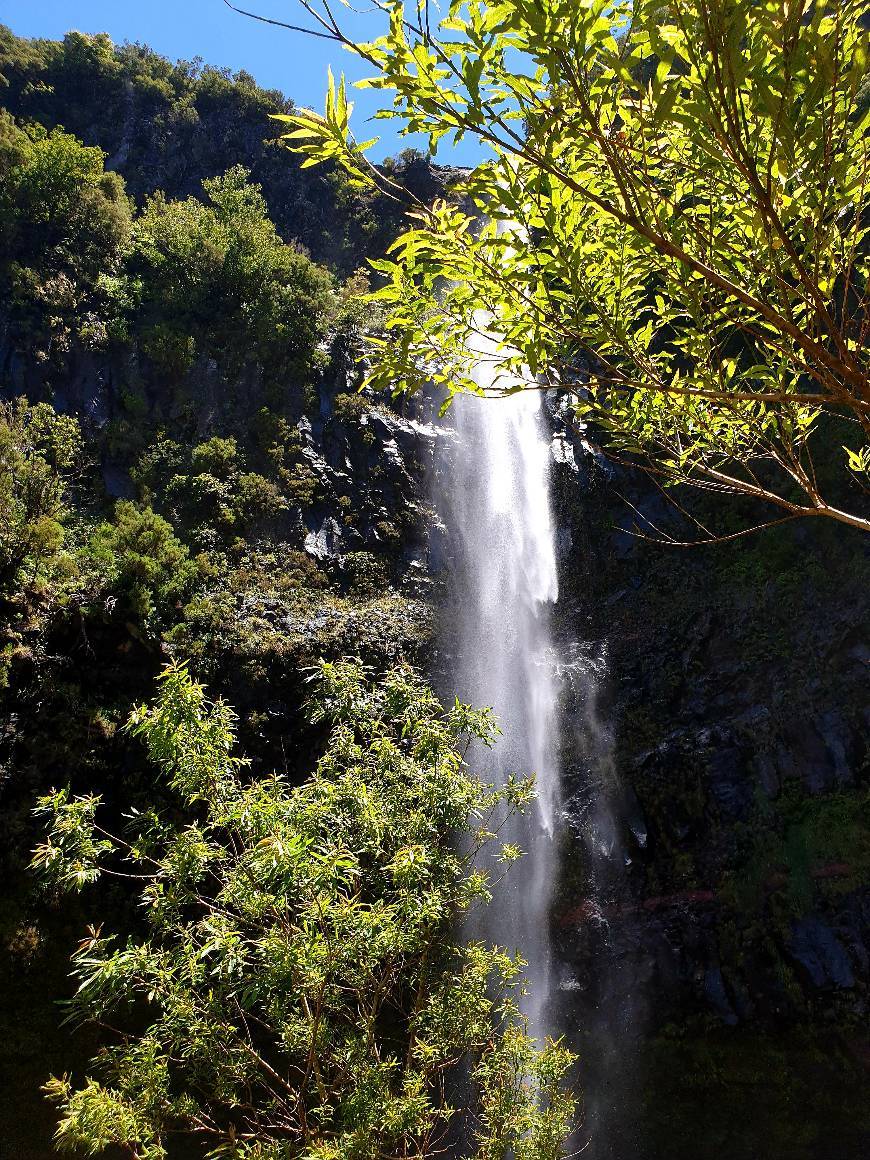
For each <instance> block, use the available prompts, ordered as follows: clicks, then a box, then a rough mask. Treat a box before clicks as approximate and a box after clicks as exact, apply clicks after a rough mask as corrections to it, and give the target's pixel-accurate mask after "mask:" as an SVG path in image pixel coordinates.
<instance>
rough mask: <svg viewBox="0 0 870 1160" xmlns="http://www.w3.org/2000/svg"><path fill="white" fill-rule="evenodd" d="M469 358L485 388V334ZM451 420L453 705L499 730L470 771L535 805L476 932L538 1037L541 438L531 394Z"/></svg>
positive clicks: (473, 408) (546, 514)
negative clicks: (515, 986)
mask: <svg viewBox="0 0 870 1160" xmlns="http://www.w3.org/2000/svg"><path fill="white" fill-rule="evenodd" d="M478 353H479V358H478V361H477V365H476V367H475V380H476V382H477V383H478V385H479V386H480V387H482V388H483V389H484V390H487V389H489V388H491V387H492V386H493V379H494V368H495V356H496V345H495V343H494V341H492V340H490V339H488V338H486V337H485V336H482V337H481V338H480V340H479V344H478ZM500 385H501V386H504V385H505V384H504V382H503V380H502V381H501V383H500ZM453 422H454V424H455V429H456V444H455V447H454V458H453V461H452V464H451V469H450V471H449V472H445V473H444V475H445V477H446V478H445V482H444V485H443V487H444V491H445V492H446V494H445V495H442V497H441V498H442V501H443V503H444V505H445V517H446V520H447V522H448V527H449V528H450V535H451V541H452V543H453V544H454V561H453V583H454V593H453V596H454V603H453V607H452V612H453V616H454V618H455V619H454V632H455V638H454V641H453V650H454V662H453V669H452V672H451V679H452V681H453V683H454V686H455V689H456V692H457V693H458V695H459V696H460V697H461V698H462V699H463V700H465V701H468V702H471V703H472V704H474V705H478V706H491V707H492V708H493V709H494V710H495V713H496V715H497V717H498V720H499V724H500V727H501V729H502V733H503V737H502V738H501V739H500V740H499V742H498V743H497V744H496V746H495V747H494V748H493V749H492V750H491V751H485V752H483V753H477V754H475V759H476V766H477V770H478V772H480V773H481V774H482V775H483V776H485V777H489V778H491V779H492V780H494V781H496V782H500V781H503V780H504V778H505V777H506V776H507V775H508V774H509V773H516V774H519V775H527V774H529V773H532V774H534V775H535V778H536V785H537V800H536V802H535V804H534V807H533V808H532V809H531V810H530V811H529V812H528V813H527V814H526V815H525V816H522V817H519V816H518V817H515V818H513V819H511V821H510V822H509V823H508V827H507V828H506V829H504V830H502V832H501V838H502V840H504V841H506V842H511V843H515V844H516V845H518V846H520V847H521V849H523V850H524V851H525V852H526V855H525V857H524V858H522V859H521V860H520V861H519V862H518V863H516V864H515V865H514V866H513V867H512V868H511V870H510V873H509V874H508V876H507V878H506V879H505V880H504V881H503V882H502V883H501V884H500V885H499V887H498V890H497V891H496V893H495V898H494V900H493V902H492V903H491V904H490V906H489V907H487V908H486V910H485V914H484V915H483V917H482V919H481V922H482V924H483V925H482V928H481V929H479V934H480V935H481V937H483V938H485V939H486V940H487V941H489V942H494V943H497V944H498V945H500V946H505V947H507V948H508V949H510V950H515V949H518V950H519V951H520V952H521V953H522V955H523V958H524V959H525V960H526V962H527V963H528V966H527V969H526V972H525V974H526V978H527V980H528V983H529V994H528V996H527V997H525V999H524V1000H523V1003H524V1006H523V1013H524V1015H525V1016H526V1017H527V1018H528V1021H529V1030H530V1032H531V1033H532V1034H533V1035H535V1036H538V1037H542V1036H544V1035H546V1034H548V1033H550V1032H551V1031H552V1030H553V1029H552V1028H551V1027H550V1025H549V1019H550V1017H551V1005H550V1001H549V1000H550V991H551V974H552V969H551V952H550V938H549V904H550V898H551V890H552V883H553V880H554V877H555V870H556V866H555V860H556V850H555V845H556V843H555V841H554V832H555V829H556V823H557V818H558V813H559V806H560V787H559V763H558V731H559V730H558V712H559V709H558V687H557V680H556V675H555V674H556V668H557V666H556V664H555V658H554V649H553V642H552V639H551V633H550V611H551V608H552V606H553V604H554V602H555V600H556V597H557V595H558V583H557V575H556V555H555V539H554V524H553V517H552V512H551V507H550V495H549V462H550V452H549V438H548V436H547V433H546V430H545V427H544V421H543V413H542V404H541V393H540V392H539V391H534V390H531V391H521V392H518V393H516V394H514V395H510V396H498V397H495V398H489V399H485V398H484V399H482V398H477V397H474V396H467V395H466V396H462V397H461V398H459V399H457V401H456V403H455V405H454V408H453Z"/></svg>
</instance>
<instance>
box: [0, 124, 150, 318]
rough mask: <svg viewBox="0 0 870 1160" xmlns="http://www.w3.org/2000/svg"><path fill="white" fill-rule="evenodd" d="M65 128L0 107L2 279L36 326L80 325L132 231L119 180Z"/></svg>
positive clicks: (99, 153)
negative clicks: (22, 124)
mask: <svg viewBox="0 0 870 1160" xmlns="http://www.w3.org/2000/svg"><path fill="white" fill-rule="evenodd" d="M103 162H104V154H103V152H102V151H101V150H100V149H96V148H87V147H85V146H84V145H82V144H81V142H80V141H78V140H76V138H75V137H73V136H71V135H70V134H69V133H64V132H63V131H61V130H59V129H55V130H53V131H52V132H50V133H47V132H46V131H45V130H44V129H43V128H42V127H41V126H39V125H35V126H31V127H29V128H28V129H27V130H26V131H25V130H22V129H19V128H18V127H16V125H15V124H14V122H13V121H12V120H11V118H10V117H9V115H8V114H7V113H6V112H5V111H3V110H0V285H2V288H3V291H4V294H5V295H7V296H8V297H9V298H10V300H11V304H12V306H13V307H14V308H16V309H17V310H18V311H20V312H22V313H23V314H24V316H25V317H28V318H30V319H31V320H32V321H33V322H34V323H35V324H36V325H37V326H38V327H40V328H45V329H48V330H52V329H58V328H59V327H60V326H61V324H65V326H66V327H67V328H74V327H75V328H76V329H77V328H78V327H79V326H80V324H81V321H82V320H81V318H80V317H79V316H80V315H82V314H84V313H85V311H87V310H88V309H89V308H93V307H94V305H96V303H97V302H98V300H99V297H100V295H99V286H98V283H99V279H100V277H101V276H102V275H112V274H114V273H115V272H116V271H117V269H118V265H119V261H120V258H121V255H122V253H123V249H124V246H125V244H126V241H127V239H128V237H129V234H130V204H129V202H128V199H127V197H126V194H125V193H124V183H123V181H122V180H121V178H119V177H118V175H117V174H115V173H106V172H105V171H104V169H103Z"/></svg>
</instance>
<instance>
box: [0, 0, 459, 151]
mask: <svg viewBox="0 0 870 1160" xmlns="http://www.w3.org/2000/svg"><path fill="white" fill-rule="evenodd" d="M239 6H240V7H242V8H247V9H248V10H250V11H254V12H259V13H260V14H261V15H263V16H268V17H272V18H274V19H278V20H287V21H290V22H291V23H302V20H301V19H300V18H301V17H304V13H303V12H302V9H301V7H300V6H299V4H298V3H297V2H296V0H239ZM362 7H364V5H363V6H362ZM336 8H337V9H338V10H339V11H340V12H341V13H342V19H343V20H344V22H345V26H346V27H347V29H348V30H349V32H350V33H351V35H352V36H353V37H354V38H355V39H359V40H370V39H373V38H374V36H376V35H378V33H379V31H380V29H379V28H377V27H376V24H375V22H374V21H375V18H374V17H373V16H364V15H356V14H354V13H351V12H349V11H348V10H347V9H344V8H343V7H342V6H341V5H340V4H339V5H336ZM0 23H2V24H6V25H8V26H9V27H10V28H11V29H12V31H13V32H15V33H16V34H17V35H18V36H44V37H50V38H52V39H59V38H60V37H62V36H63V35H64V33H65V32H68V31H69V30H70V29H77V30H78V31H80V32H91V33H93V32H108V34H109V35H110V36H111V37H112V39H113V40H114V41H116V42H117V43H119V44H120V43H123V42H124V41H125V40H129V41H139V42H140V43H144V44H148V45H150V46H151V48H153V49H154V50H155V51H156V52H160V53H162V54H163V55H164V56H168V57H170V58H171V59H173V60H177V59H179V58H183V59H185V60H190V59H191V58H192V57H195V56H201V57H202V58H203V59H204V60H205V61H206V62H207V63H208V64H214V65H218V66H225V67H228V68H231V69H232V70H233V71H237V70H238V69H247V71H248V72H250V73H252V74H253V76H254V77H256V79H257V82H258V83H259V84H260V85H262V86H263V87H264V88H267V89H281V90H283V91H284V92H285V93H286V94H287V95H288V96H289V97H292V98H293V100H294V101H296V103H297V104H300V105H307V106H311V107H313V108H315V109H318V110H320V109H322V108H323V95H324V93H325V91H326V70H327V66H328V65H330V64H331V65H332V68H333V71H334V72H335V73H336V75H338V73H340V72H342V71H343V72H344V73H345V74H346V75H347V77H348V79H349V80H355V79H358V78H361V77H362V76H365V75H366V68H365V66H364V65H362V64H360V63H358V62H357V61H356V59H355V58H354V57H353V56H352V55H351V54H350V53H348V52H346V51H345V50H343V49H341V48H339V47H338V46H337V45H334V44H331V43H329V42H327V41H325V40H317V39H314V38H313V37H307V36H303V35H302V34H300V33H295V32H288V31H286V30H285V29H281V28H273V27H270V26H268V25H265V24H260V23H258V22H257V21H254V20H249V19H247V18H246V17H244V16H239V15H238V14H236V13H235V12H232V11H230V9H229V8H227V6H226V5H225V4H224V2H223V0H0ZM352 96H353V100H354V102H355V109H354V114H353V121H352V124H353V125H354V131H355V134H356V136H357V139H358V140H365V139H367V138H369V137H374V136H379V137H380V138H381V141H380V143H379V144H378V145H377V146H376V148H375V149H374V150H373V151H372V156H373V157H375V158H377V159H380V158H381V157H383V156H385V155H387V154H390V153H396V152H398V150H399V149H401V148H403V147H405V146H407V145H409V144H417V145H421V144H423V143H421V142H412V141H410V140H408V139H401V138H399V137H398V135H397V133H396V130H395V129H394V128H393V127H392V124H391V123H390V122H388V121H381V122H375V123H374V125H369V126H366V124H365V120H366V118H367V117H369V116H370V115H371V114H372V113H373V112H374V111H375V109H376V108H377V104H378V97H379V95H378V94H377V93H373V92H371V91H370V90H362V91H359V92H355V93H353V95H352ZM480 155H481V148H480V146H479V145H476V144H474V143H473V142H469V141H463V142H461V143H460V145H459V147H458V148H452V147H451V146H449V145H447V144H446V143H445V144H444V145H443V146H442V148H441V149H439V154H438V160H439V161H444V162H450V163H453V164H458V165H469V164H473V163H474V162H475V161H476V160H478V159H479V157H480Z"/></svg>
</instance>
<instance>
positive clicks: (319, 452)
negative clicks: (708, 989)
mask: <svg viewBox="0 0 870 1160" xmlns="http://www.w3.org/2000/svg"><path fill="white" fill-rule="evenodd" d="M0 74H2V77H3V80H4V84H3V89H2V97H3V100H4V101H5V103H6V109H5V110H3V109H0V398H2V399H4V400H6V401H5V402H4V403H3V404H2V411H0V841H2V854H0V874H2V880H3V882H4V887H5V889H4V892H3V899H2V902H0V994H2V996H3V998H2V1001H0V1093H2V1094H0V1138H2V1139H3V1147H4V1149H6V1148H7V1147H8V1149H9V1152H8V1154H9V1155H12V1156H15V1157H19V1158H21V1160H37V1158H38V1160H46V1158H47V1157H48V1156H49V1155H50V1154H51V1146H50V1141H51V1135H52V1131H53V1114H52V1112H51V1110H50V1108H48V1107H47V1105H45V1102H44V1100H43V1097H42V1096H41V1094H40V1091H39V1086H40V1084H41V1083H43V1082H44V1081H45V1079H46V1076H47V1075H48V1073H49V1072H50V1071H51V1070H55V1071H63V1070H65V1069H66V1068H68V1067H69V1066H70V1060H71V1059H73V1060H74V1059H76V1058H83V1053H84V1052H85V1051H86V1050H87V1049H88V1048H89V1047H92V1046H93V1042H92V1041H89V1040H88V1038H87V1037H86V1036H79V1037H78V1038H76V1037H73V1038H72V1039H71V1038H70V1032H69V1029H63V1030H61V1029H59V1027H58V1024H59V1022H60V1015H59V1012H58V1008H57V1006H56V1001H57V1000H58V999H59V998H62V997H63V996H64V995H65V994H67V993H68V992H69V986H70V984H69V982H68V980H67V977H66V976H67V970H68V955H69V952H70V950H71V948H72V946H73V944H74V941H75V939H76V938H77V937H78V936H79V935H80V933H81V931H82V930H83V929H84V926H85V924H86V922H87V921H89V920H91V919H93V918H94V917H95V915H96V912H97V911H100V912H101V914H102V915H105V914H107V913H111V914H114V916H115V917H116V918H117V917H118V916H119V915H124V914H125V913H126V909H127V906H128V903H127V898H126V895H125V893H124V892H123V891H119V892H118V893H117V894H115V895H113V896H112V897H109V898H106V897H103V898H102V899H99V900H97V899H95V898H94V897H89V898H84V899H83V900H82V903H81V906H80V907H75V906H74V907H72V908H68V907H65V908H64V909H63V910H59V909H57V908H55V907H54V905H53V904H52V903H50V902H49V901H48V900H46V899H44V898H42V897H41V896H39V895H37V894H36V893H35V890H34V887H33V884H32V880H31V878H30V876H29V875H28V873H27V872H26V864H27V861H28V859H29V853H30V850H31V849H32V847H33V844H34V841H35V838H36V830H35V828H34V824H33V821H32V818H31V809H32V806H33V804H34V800H35V797H36V795H37V794H38V793H39V792H43V791H45V790H46V789H47V788H48V787H50V786H51V785H55V784H71V785H72V787H73V788H74V790H76V791H91V790H93V791H95V792H100V793H104V794H105V795H106V796H107V799H108V800H109V801H110V802H113V801H119V800H121V798H122V797H124V798H127V797H128V796H129V793H130V792H132V793H133V794H134V796H135V795H138V797H137V800H138V801H139V803H140V804H143V805H144V804H145V803H146V802H149V801H150V800H151V799H152V797H153V793H154V791H153V789H152V787H151V786H150V784H149V781H150V776H149V775H147V774H146V772H145V767H144V764H143V762H142V759H141V756H140V754H139V750H138V748H137V747H136V746H135V745H133V744H132V743H131V742H130V741H129V740H128V738H127V737H126V735H125V734H123V733H122V732H121V727H122V726H123V724H124V721H125V720H126V718H127V715H128V713H129V711H130V708H131V706H132V705H133V704H134V703H136V702H139V701H142V700H145V699H147V698H149V697H150V696H151V695H152V692H153V681H154V676H155V674H156V673H157V672H158V671H159V669H160V668H161V667H162V665H163V664H164V663H165V661H166V659H167V657H168V656H169V655H175V656H181V657H186V658H190V660H191V663H192V666H193V668H194V671H195V673H196V675H197V676H199V677H200V678H204V679H206V680H207V681H208V682H209V687H210V689H211V690H212V691H213V692H215V693H223V694H224V695H226V696H227V697H228V698H229V699H230V701H231V702H232V703H233V704H234V705H235V706H236V708H237V709H238V711H239V713H240V717H241V720H240V732H241V736H242V739H243V742H244V744H245V746H246V748H247V750H248V751H249V752H250V753H252V754H253V756H254V758H255V761H256V762H257V763H258V765H259V767H261V768H269V767H274V768H279V769H282V770H287V771H289V772H290V773H291V774H292V775H294V776H296V775H301V774H302V773H303V772H304V771H305V770H306V769H307V768H308V767H309V765H310V761H311V753H312V737H311V736H310V733H308V732H306V729H305V727H304V726H303V725H302V724H301V722H302V720H303V717H302V715H301V714H300V707H301V705H302V701H303V698H304V695H305V678H306V666H308V665H310V664H311V663H312V661H313V660H314V659H316V658H317V657H318V656H325V657H329V656H335V655H337V654H339V653H345V652H348V651H352V652H357V653H358V654H359V655H361V656H362V657H363V658H364V659H365V660H366V661H367V662H370V663H372V664H374V665H376V666H382V665H384V664H385V663H387V662H389V661H392V660H396V659H398V658H401V657H404V658H409V659H414V658H415V657H417V656H419V655H420V652H421V650H422V649H423V648H424V647H425V646H426V644H427V642H428V641H429V639H430V636H431V625H430V614H429V609H428V606H427V605H426V603H425V601H424V600H423V599H422V597H423V596H424V595H425V590H426V586H427V582H426V581H425V579H416V578H415V577H418V576H419V574H420V572H421V569H420V566H419V563H418V559H417V558H418V556H419V555H420V552H421V548H420V545H421V543H422V541H423V538H424V536H425V529H426V526H427V523H428V521H429V513H428V511H427V509H426V508H425V506H424V505H423V504H422V502H421V500H420V495H421V494H422V492H423V488H422V487H421V486H420V484H419V480H420V477H421V473H422V472H423V470H424V467H425V461H426V459H427V457H428V454H429V448H430V444H431V433H430V432H429V431H428V430H427V429H426V428H424V427H421V426H420V425H419V424H416V423H414V422H413V421H411V420H409V419H405V418H402V416H401V415H399V414H398V413H397V412H396V411H395V410H394V409H392V408H391V407H390V406H388V405H387V404H386V403H385V402H383V401H380V402H379V401H377V400H375V399H373V398H366V397H361V396H359V395H358V394H357V393H356V392H357V387H358V372H357V370H356V368H355V348H356V343H357V338H358V333H359V328H360V326H361V324H362V308H361V305H360V303H359V297H358V296H359V292H360V290H361V288H362V287H363V286H364V284H365V280H364V277H363V276H362V275H358V274H357V275H355V274H353V273H352V271H353V270H354V269H356V268H357V267H358V266H359V265H360V264H361V263H362V262H363V259H364V256H365V254H366V252H367V251H368V248H369V247H372V249H373V251H376V250H377V249H378V247H379V246H381V245H382V244H383V241H384V239H385V237H386V236H387V234H388V232H389V230H391V229H396V228H397V225H398V221H399V218H400V211H401V207H399V208H393V209H392V210H391V211H390V212H391V213H392V216H390V213H388V212H387V211H386V210H383V212H382V207H380V206H379V205H377V204H375V203H367V202H366V201H364V200H362V199H360V198H358V197H357V196H356V195H352V194H351V193H350V191H349V190H348V189H347V187H346V186H345V185H344V184H343V183H342V182H341V181H340V179H338V178H337V177H336V176H335V175H329V174H328V173H326V174H324V173H318V172H316V171H315V172H314V173H313V174H312V172H311V171H305V172H300V170H299V168H298V164H297V163H296V162H295V160H294V159H293V157H292V156H291V155H290V154H288V153H287V152H286V151H285V150H279V148H278V147H277V146H274V145H272V144H268V143H266V142H265V141H264V138H265V137H267V136H269V135H272V134H273V132H274V130H273V127H272V125H271V123H270V122H269V120H268V115H269V113H270V112H271V111H273V110H274V109H275V108H276V107H277V108H285V107H287V103H286V102H285V100H284V98H283V97H281V96H280V94H276V93H265V92H263V91H262V90H259V89H258V88H257V87H256V85H255V84H254V83H253V81H252V79H251V78H249V77H244V76H237V77H235V78H230V77H229V76H227V75H226V74H224V73H220V72H218V71H216V70H212V69H209V68H207V67H200V66H189V67H186V66H183V65H181V66H179V65H171V64H170V63H169V62H168V61H165V60H163V59H162V58H160V57H158V56H156V55H155V54H153V53H150V52H149V51H148V50H146V49H142V48H138V47H125V48H122V49H114V48H113V47H112V45H111V44H110V43H109V41H108V39H107V38H105V37H96V38H88V37H83V36H79V35H78V34H71V35H70V36H68V37H67V38H66V39H65V40H64V42H62V43H53V42H45V41H33V42H31V41H23V40H19V39H17V38H15V37H13V36H12V35H11V34H10V33H8V32H7V31H5V30H4V31H3V33H2V35H0ZM59 123H60V124H62V125H63V126H64V128H59V127H58V124H59ZM106 154H109V155H110V156H109V157H108V159H107V157H106ZM403 169H404V170H405V171H406V172H408V173H414V172H416V171H417V170H418V169H420V171H421V172H424V179H423V186H424V187H425V189H426V190H434V188H436V187H437V186H438V185H439V179H437V178H435V177H433V175H432V172H431V171H430V169H429V167H428V165H426V164H425V163H420V162H418V161H417V160H416V159H413V158H411V159H406V162H405V163H403V164H402V165H399V166H398V167H397V171H399V172H401V171H402V170H403ZM427 183H428V184H427ZM315 258H316V259H317V260H315ZM327 263H328V264H327ZM349 272H350V273H349ZM373 321H374V320H373V319H372V318H371V317H370V315H369V312H368V311H367V314H366V324H367V325H369V324H371V323H372V322H373ZM122 783H123V788H124V792H123V794H121V793H120V792H119V787H120V786H121V784H122ZM119 921H124V922H135V918H134V917H133V916H130V915H128V917H127V918H126V919H119ZM22 1013H24V1017H22ZM3 1154H4V1155H5V1154H7V1153H6V1152H5V1150H4V1151H3Z"/></svg>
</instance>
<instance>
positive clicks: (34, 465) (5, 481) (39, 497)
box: [0, 399, 82, 595]
mask: <svg viewBox="0 0 870 1160" xmlns="http://www.w3.org/2000/svg"><path fill="white" fill-rule="evenodd" d="M81 460H82V439H81V432H80V430H79V424H78V421H77V420H76V419H74V418H72V417H71V416H67V415H58V414H57V413H56V412H55V411H54V410H53V408H52V407H50V406H49V405H48V404H47V403H36V404H33V405H31V404H30V403H28V401H27V400H26V399H18V400H16V402H14V403H6V404H3V405H2V406H0V594H2V595H7V594H8V592H11V591H14V590H15V588H16V582H18V581H20V580H21V579H22V578H26V579H27V580H28V581H29V582H32V581H33V580H34V579H35V578H36V576H37V574H38V573H39V571H40V568H41V567H42V566H43V565H44V564H45V563H46V561H47V560H49V559H50V558H51V557H52V556H53V555H54V553H55V552H56V551H57V549H58V548H59V547H60V546H61V544H62V543H63V523H64V521H65V520H66V518H67V516H68V514H69V509H68V499H69V497H68V485H69V482H70V480H71V479H72V478H73V477H74V476H75V475H76V474H77V472H78V470H79V469H80V466H81ZM22 573H26V574H27V575H26V576H25V577H22V575H21V574H22Z"/></svg>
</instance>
